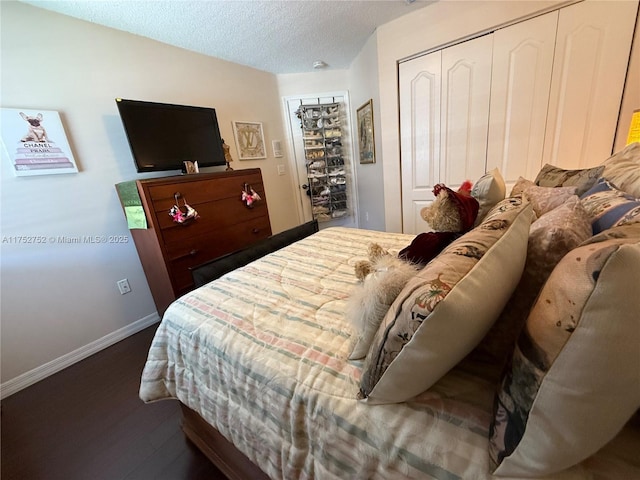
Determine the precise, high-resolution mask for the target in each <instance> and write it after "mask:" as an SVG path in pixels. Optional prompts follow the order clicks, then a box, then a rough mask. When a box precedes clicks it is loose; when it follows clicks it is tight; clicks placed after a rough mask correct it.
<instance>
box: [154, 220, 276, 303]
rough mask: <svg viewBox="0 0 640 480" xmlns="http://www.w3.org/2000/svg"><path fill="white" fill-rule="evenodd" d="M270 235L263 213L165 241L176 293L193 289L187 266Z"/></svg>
mask: <svg viewBox="0 0 640 480" xmlns="http://www.w3.org/2000/svg"><path fill="white" fill-rule="evenodd" d="M269 236H271V226H270V224H269V217H267V216H265V217H259V218H256V219H254V220H253V221H250V222H243V223H239V224H236V225H231V226H229V227H226V228H222V229H219V230H218V231H217V232H215V233H214V234H208V235H202V236H198V237H191V236H189V237H186V238H185V239H183V240H182V241H176V242H171V243H168V244H166V245H165V251H166V256H167V266H168V269H169V274H170V275H171V281H172V283H173V285H174V289H175V290H176V294H178V292H182V291H183V290H184V289H186V290H185V291H188V290H190V289H191V288H193V278H192V277H191V272H190V271H189V268H190V267H195V266H196V265H200V264H202V263H205V262H208V261H209V260H213V259H214V258H217V257H220V256H222V255H226V254H227V253H231V252H235V251H237V250H241V249H242V248H245V247H247V246H249V245H251V244H252V243H255V242H258V241H260V240H263V239H265V238H268V237H269Z"/></svg>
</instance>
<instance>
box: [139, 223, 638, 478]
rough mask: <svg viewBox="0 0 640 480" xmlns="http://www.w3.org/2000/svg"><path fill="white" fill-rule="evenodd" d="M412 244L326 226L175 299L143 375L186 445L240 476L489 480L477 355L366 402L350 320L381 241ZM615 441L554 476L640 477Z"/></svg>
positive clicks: (493, 376) (487, 393)
mask: <svg viewBox="0 0 640 480" xmlns="http://www.w3.org/2000/svg"><path fill="white" fill-rule="evenodd" d="M413 238H414V237H413V236H412V235H405V234H397V233H384V232H377V231H368V230H360V229H348V228H341V227H335V228H327V229H324V230H321V231H319V232H317V233H315V234H313V235H311V236H309V237H307V238H304V239H302V240H299V241H296V242H295V243H293V244H291V245H288V246H286V247H284V248H282V249H279V250H277V251H275V252H272V253H270V254H268V255H266V256H264V257H262V258H260V259H258V260H255V261H253V262H251V263H249V264H247V265H245V266H244V267H241V268H239V269H236V270H234V271H232V272H230V273H228V274H226V275H224V276H222V277H221V278H219V279H217V280H215V281H213V282H211V283H207V284H206V285H203V286H202V287H200V288H198V289H196V290H194V291H192V292H190V293H188V294H187V295H185V296H183V297H182V298H180V299H178V300H177V301H175V302H174V303H173V304H172V305H171V306H170V307H169V308H168V310H167V311H166V313H165V315H164V317H163V320H162V322H161V324H160V325H159V327H158V330H157V333H156V335H155V338H154V340H153V342H152V345H151V347H150V351H149V356H148V360H147V363H146V365H145V368H144V372H143V374H142V379H141V386H140V397H141V398H142V400H144V401H145V402H152V401H158V400H162V399H178V400H179V401H180V403H181V404H182V408H183V411H184V427H183V428H184V431H185V433H186V434H187V436H188V437H189V438H190V439H191V440H192V441H193V442H194V443H195V444H196V445H197V446H198V447H199V448H200V449H201V450H202V451H203V452H205V454H207V456H208V457H209V458H210V459H211V460H212V461H214V463H216V464H217V465H218V466H219V467H220V468H221V469H222V470H223V472H224V473H225V474H226V475H227V476H228V477H229V478H232V479H233V478H238V479H241V478H246V479H255V478H273V479H276V478H282V479H287V480H288V479H311V478H316V479H345V478H349V479H384V480H388V479H395V478H415V479H422V478H424V479H429V478H437V479H487V478H494V477H492V476H491V475H490V473H489V472H490V467H489V456H488V453H487V450H488V446H487V445H488V436H489V425H490V423H491V417H492V405H493V402H494V396H495V391H496V383H497V381H498V379H499V376H500V369H499V368H498V367H496V365H492V364H490V363H483V362H481V361H479V360H478V359H477V358H472V357H468V358H466V359H465V360H463V361H462V362H460V363H459V364H458V365H457V366H456V367H455V368H454V369H453V370H451V371H450V372H448V373H447V374H446V375H445V376H444V377H443V378H442V379H441V380H440V381H438V382H437V383H436V384H435V385H434V386H433V387H432V388H430V389H428V390H427V391H425V392H424V393H422V394H420V395H418V396H417V397H415V398H413V399H412V400H410V401H408V402H403V403H398V404H386V405H369V404H367V403H364V402H362V401H359V400H358V399H357V396H358V390H359V381H360V376H361V373H362V366H363V363H362V361H352V360H348V358H347V357H348V356H349V352H350V349H351V347H352V340H351V333H350V329H349V327H348V324H347V322H346V320H345V318H344V310H345V304H346V302H347V299H348V297H349V295H350V292H351V291H352V289H353V287H354V285H356V282H357V279H356V278H355V275H354V264H355V262H356V261H358V260H362V259H363V258H365V257H366V252H367V247H368V245H369V244H370V243H374V242H375V243H378V244H380V245H381V246H383V247H384V248H386V249H389V250H390V251H395V252H397V251H399V250H400V249H402V248H403V247H406V246H407V245H408V244H409V243H410V242H411V240H412V239H413ZM618 450H619V449H617V447H615V446H611V447H609V448H605V449H603V450H601V451H600V452H598V454H596V455H595V456H593V457H591V458H589V459H588V460H586V461H584V462H582V463H581V464H579V465H576V466H574V467H572V468H570V469H568V470H566V471H564V472H562V473H561V474H557V475H553V476H552V477H549V478H554V479H578V478H580V479H583V478H629V477H622V476H620V475H622V474H624V475H628V474H630V472H631V473H632V474H637V473H638V470H637V469H634V470H627V468H628V467H627V465H626V463H625V462H624V461H623V460H620V459H619V458H618V457H617V453H616V452H617V451H618Z"/></svg>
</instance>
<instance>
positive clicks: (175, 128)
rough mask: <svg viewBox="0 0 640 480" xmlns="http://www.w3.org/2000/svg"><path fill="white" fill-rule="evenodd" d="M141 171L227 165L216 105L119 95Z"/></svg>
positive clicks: (122, 117) (122, 114) (121, 112)
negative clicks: (196, 163)
mask: <svg viewBox="0 0 640 480" xmlns="http://www.w3.org/2000/svg"><path fill="white" fill-rule="evenodd" d="M116 104H117V105H118V111H119V112H120V118H121V120H122V125H123V126H124V130H125V133H126V135H127V139H128V141H129V146H130V147H131V153H132V155H133V160H134V162H135V165H136V169H137V171H138V172H156V171H168V170H184V163H183V162H185V161H190V162H198V167H199V168H202V167H212V166H218V165H226V162H225V158H224V151H223V149H222V139H221V137H220V129H219V128H218V119H217V117H216V111H215V109H213V108H206V107H194V106H187V105H171V104H166V103H155V102H143V101H139V100H125V99H123V98H116Z"/></svg>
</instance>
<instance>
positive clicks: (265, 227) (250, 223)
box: [131, 168, 271, 316]
mask: <svg viewBox="0 0 640 480" xmlns="http://www.w3.org/2000/svg"><path fill="white" fill-rule="evenodd" d="M136 184H137V187H138V193H139V195H140V199H141V201H142V207H143V209H144V213H145V215H146V217H147V223H148V228H147V229H133V230H131V235H132V237H133V239H134V242H135V245H136V249H137V250H138V255H139V256H140V260H141V262H142V267H143V269H144V272H145V274H146V276H147V281H148V282H149V287H150V289H151V294H152V295H153V299H154V301H155V304H156V307H157V308H158V314H159V315H160V316H162V314H163V313H164V311H165V310H166V309H167V307H168V306H169V304H170V303H171V302H172V301H173V300H175V299H176V298H178V297H180V296H182V295H184V294H185V293H187V292H188V291H190V290H192V289H193V288H194V283H193V279H192V276H191V271H190V270H189V268H190V267H194V266H196V265H200V264H202V263H204V262H207V261H210V260H212V259H215V258H217V257H220V256H222V255H225V254H228V253H231V252H235V251H237V250H239V249H241V248H244V247H247V246H248V245H250V244H252V243H254V242H257V241H258V240H262V239H265V238H267V237H269V236H270V235H271V224H270V222H269V211H268V209H267V200H266V196H265V192H264V186H263V183H262V174H261V172H260V169H258V168H254V169H248V170H233V171H228V172H219V173H199V174H194V175H183V176H175V177H164V178H154V179H148V180H137V181H136ZM245 186H250V187H251V188H253V190H254V191H255V192H257V193H258V194H259V195H260V197H261V200H259V201H257V202H255V203H253V205H252V206H251V207H248V206H247V204H246V203H245V202H244V201H243V200H242V191H243V188H245ZM176 198H178V201H179V202H178V203H179V206H182V205H183V201H185V200H186V202H187V203H188V204H189V205H190V206H191V207H193V208H194V209H195V210H196V211H197V212H198V214H199V218H197V219H196V220H192V221H189V222H186V223H184V224H180V223H176V222H174V220H173V218H172V217H171V216H170V215H169V210H170V209H171V207H172V206H173V205H174V204H175V203H176Z"/></svg>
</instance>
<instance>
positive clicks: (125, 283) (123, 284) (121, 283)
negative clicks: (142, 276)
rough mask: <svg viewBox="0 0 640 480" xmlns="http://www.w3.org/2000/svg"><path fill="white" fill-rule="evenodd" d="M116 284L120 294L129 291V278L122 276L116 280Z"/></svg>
mask: <svg viewBox="0 0 640 480" xmlns="http://www.w3.org/2000/svg"><path fill="white" fill-rule="evenodd" d="M117 285H118V290H120V294H121V295H124V294H125V293H129V292H130V291H131V287H130V286H129V280H127V279H126V278H123V279H122V280H118V282H117Z"/></svg>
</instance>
